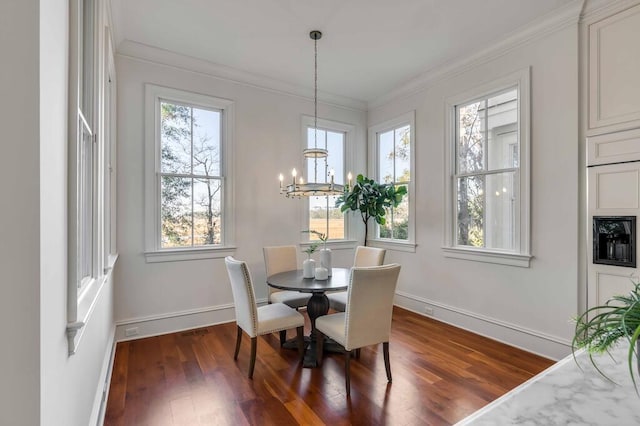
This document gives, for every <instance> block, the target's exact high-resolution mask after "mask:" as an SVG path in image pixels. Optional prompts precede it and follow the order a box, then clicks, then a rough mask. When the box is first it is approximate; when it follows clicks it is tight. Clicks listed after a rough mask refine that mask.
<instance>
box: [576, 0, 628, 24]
mask: <svg viewBox="0 0 640 426" xmlns="http://www.w3.org/2000/svg"><path fill="white" fill-rule="evenodd" d="M638 4H640V1H638V0H586V2H585V6H584V10H583V12H582V17H581V20H582V22H583V23H585V24H587V25H588V24H592V23H594V22H596V21H599V20H601V19H603V18H606V17H609V16H611V15H613V14H615V13H618V12H621V11H623V10H625V9H628V8H630V7H633V6H636V5H638Z"/></svg>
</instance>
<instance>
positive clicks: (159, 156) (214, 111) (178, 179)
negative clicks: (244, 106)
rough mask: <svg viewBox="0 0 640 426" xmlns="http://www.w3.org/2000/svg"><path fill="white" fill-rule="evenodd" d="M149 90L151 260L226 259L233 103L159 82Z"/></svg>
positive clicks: (148, 143)
mask: <svg viewBox="0 0 640 426" xmlns="http://www.w3.org/2000/svg"><path fill="white" fill-rule="evenodd" d="M146 90H147V109H148V111H147V119H148V120H147V123H148V131H149V135H148V140H147V148H148V150H147V170H146V177H147V185H148V186H147V204H146V209H147V211H146V220H147V261H167V260H180V259H193V258H208V257H218V256H221V255H223V254H226V253H225V252H224V249H226V248H228V245H229V243H230V241H231V233H232V227H231V226H230V222H231V218H230V217H229V216H230V215H229V214H228V212H229V205H228V204H229V203H230V200H231V198H230V194H229V193H230V186H229V179H228V176H229V164H230V163H229V152H228V151H229V150H230V143H229V139H230V132H231V129H230V126H229V123H231V121H230V117H229V116H230V115H231V114H232V106H233V104H232V103H231V102H230V101H228V100H224V99H217V98H213V97H210V96H204V95H198V94H193V93H187V92H181V91H178V90H173V89H168V88H163V87H159V86H153V85H147V87H146ZM221 249H223V250H222V253H221Z"/></svg>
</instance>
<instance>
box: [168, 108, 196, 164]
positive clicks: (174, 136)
mask: <svg viewBox="0 0 640 426" xmlns="http://www.w3.org/2000/svg"><path fill="white" fill-rule="evenodd" d="M160 110H161V111H160V146H161V148H160V149H161V152H160V164H161V166H160V170H161V171H162V172H163V173H180V174H190V173H191V108H189V107H186V106H183V105H176V104H172V103H168V102H162V103H161V106H160Z"/></svg>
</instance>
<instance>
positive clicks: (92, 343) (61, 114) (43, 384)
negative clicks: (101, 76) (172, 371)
mask: <svg viewBox="0 0 640 426" xmlns="http://www.w3.org/2000/svg"><path fill="white" fill-rule="evenodd" d="M40 16H41V20H40V24H41V25H40V31H41V32H40V49H39V52H40V79H39V82H40V158H41V162H40V183H39V184H40V206H41V209H40V248H39V251H40V271H41V275H40V300H41V301H42V302H41V303H40V305H39V310H40V347H39V353H40V396H41V404H40V416H39V418H40V420H39V422H40V423H39V424H42V425H70V426H71V425H77V426H85V425H89V424H96V422H97V421H98V415H99V409H100V402H101V399H102V389H103V384H104V379H105V376H106V373H107V367H108V364H109V360H110V356H111V352H112V347H113V336H114V332H115V330H114V328H115V326H114V321H113V296H112V294H113V285H112V280H111V279H108V280H107V282H106V284H105V285H104V286H103V287H102V291H101V293H100V296H99V297H98V299H97V300H96V304H95V307H94V310H93V313H92V315H91V316H90V317H89V320H88V322H87V324H86V325H85V330H84V333H83V335H82V339H81V340H80V341H79V342H78V348H77V352H76V353H75V354H74V355H73V356H69V355H68V346H67V339H66V334H65V328H66V323H67V252H66V247H67V180H66V173H67V148H66V146H67V119H68V110H67V107H68V101H67V97H68V76H67V75H68V48H69V47H68V45H69V43H68V26H69V23H68V1H67V0H41V1H40ZM31 259H33V256H31ZM34 269H35V268H34ZM3 411H4V410H3ZM0 423H2V422H0ZM3 424H4V423H3ZM7 424H12V423H7ZM29 424H32V425H33V424H38V421H35V422H29Z"/></svg>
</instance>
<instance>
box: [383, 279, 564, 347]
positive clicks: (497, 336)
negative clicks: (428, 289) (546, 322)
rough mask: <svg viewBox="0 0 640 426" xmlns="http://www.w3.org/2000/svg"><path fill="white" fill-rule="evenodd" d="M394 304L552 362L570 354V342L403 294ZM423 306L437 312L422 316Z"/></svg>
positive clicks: (397, 293) (398, 296)
mask: <svg viewBox="0 0 640 426" xmlns="http://www.w3.org/2000/svg"><path fill="white" fill-rule="evenodd" d="M394 304H395V305H396V306H399V307H401V308H403V309H406V310H408V311H411V312H415V313H417V314H419V315H422V316H426V317H428V318H432V319H434V320H436V321H441V322H444V323H446V324H450V325H453V326H455V327H458V328H461V329H463V330H467V331H470V332H472V333H475V334H478V335H480V336H484V337H488V338H490V339H493V340H497V341H499V342H502V343H505V344H508V345H510V346H514V347H517V348H520V349H523V350H526V351H528V352H532V353H535V354H538V355H541V356H544V357H549V358H551V359H554V360H558V359H561V358H563V357H564V356H566V355H567V354H568V353H570V352H571V340H569V339H566V338H562V337H558V336H554V335H551V334H548V333H544V332H541V331H538V330H533V329H530V328H527V327H523V326H521V325H519V324H515V323H512V322H508V321H503V320H500V319H498V318H493V317H489V316H486V315H482V314H478V313H475V312H471V311H467V310H465V309H461V308H458V307H455V306H451V305H448V304H446V303H441V302H437V301H435V300H430V299H426V298H423V297H419V296H415V295H412V294H409V293H405V292H402V291H397V292H396V298H395V302H394ZM425 305H428V306H429V307H432V308H436V309H435V310H434V311H433V314H432V315H426V314H425V313H424V307H425Z"/></svg>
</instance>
